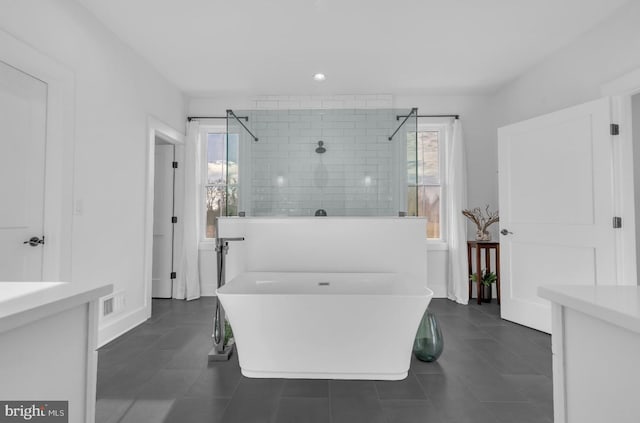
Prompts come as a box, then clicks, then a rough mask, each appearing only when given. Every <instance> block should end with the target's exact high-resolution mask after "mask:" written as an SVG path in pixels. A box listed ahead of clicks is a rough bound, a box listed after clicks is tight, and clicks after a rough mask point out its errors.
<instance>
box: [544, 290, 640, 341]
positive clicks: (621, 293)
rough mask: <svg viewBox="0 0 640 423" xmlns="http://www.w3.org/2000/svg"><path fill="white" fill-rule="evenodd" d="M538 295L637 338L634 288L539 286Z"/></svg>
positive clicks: (639, 304) (638, 300) (639, 310)
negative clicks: (622, 329) (630, 332)
mask: <svg viewBox="0 0 640 423" xmlns="http://www.w3.org/2000/svg"><path fill="white" fill-rule="evenodd" d="M538 295H539V296H540V297H542V298H545V299H547V300H549V301H552V302H554V303H557V304H560V305H563V306H565V307H569V308H571V309H574V310H577V311H579V312H581V313H584V314H587V315H590V316H593V317H595V318H598V319H601V320H604V321H606V322H608V323H611V324H614V325H616V326H620V327H623V328H625V329H628V330H630V331H633V332H636V333H639V334H640V287H638V286H579V285H555V286H541V287H539V288H538Z"/></svg>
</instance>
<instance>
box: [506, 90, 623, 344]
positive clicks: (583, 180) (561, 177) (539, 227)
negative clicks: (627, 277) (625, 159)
mask: <svg viewBox="0 0 640 423" xmlns="http://www.w3.org/2000/svg"><path fill="white" fill-rule="evenodd" d="M610 115H611V114H610V105H609V99H608V98H605V99H602V100H598V101H594V102H590V103H586V104H583V105H580V106H576V107H572V108H569V109H565V110H561V111H559V112H555V113H551V114H548V115H545V116H541V117H538V118H534V119H531V120H527V121H525V122H520V123H516V124H514V125H510V126H507V127H504V128H500V129H499V130H498V159H499V183H500V229H501V233H503V234H502V235H501V236H500V241H501V248H500V249H501V285H502V291H501V292H502V303H501V314H502V317H503V318H504V319H507V320H511V321H514V322H516V323H520V324H522V325H525V326H529V327H532V328H535V329H538V330H541V331H544V332H548V333H550V331H551V312H550V305H549V303H548V302H547V301H546V300H543V299H541V298H539V297H538V295H537V293H536V292H537V288H538V286H540V285H554V284H580V285H585V284H586V285H594V284H598V285H604V284H615V283H617V274H616V260H615V254H616V253H615V236H616V234H615V231H616V230H617V229H613V224H612V219H613V216H614V212H613V210H614V207H613V204H614V203H613V179H612V178H613V173H612V137H611V135H610V123H611V119H610ZM506 231H509V232H511V233H509V232H506Z"/></svg>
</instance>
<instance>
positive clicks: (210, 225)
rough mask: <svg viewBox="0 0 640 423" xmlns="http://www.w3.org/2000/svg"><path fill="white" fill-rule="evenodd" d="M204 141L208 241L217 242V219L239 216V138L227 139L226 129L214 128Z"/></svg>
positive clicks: (206, 236) (207, 132)
mask: <svg viewBox="0 0 640 423" xmlns="http://www.w3.org/2000/svg"><path fill="white" fill-rule="evenodd" d="M204 139H205V140H206V142H205V146H204V147H205V157H206V166H207V172H206V181H205V183H204V191H205V192H204V199H205V210H206V213H205V238H215V237H216V229H215V228H216V227H215V221H216V217H218V216H235V215H237V214H238V135H237V134H229V137H228V139H227V134H226V133H225V131H224V129H222V128H210V129H209V130H205V132H204Z"/></svg>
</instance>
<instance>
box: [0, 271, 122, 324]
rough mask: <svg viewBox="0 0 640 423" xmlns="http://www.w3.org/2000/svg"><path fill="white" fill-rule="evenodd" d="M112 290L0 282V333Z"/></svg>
mask: <svg viewBox="0 0 640 423" xmlns="http://www.w3.org/2000/svg"><path fill="white" fill-rule="evenodd" d="M112 291H113V286H112V285H110V284H81V283H68V282H0V332H5V331H7V330H11V329H13V328H15V327H18V326H22V325H25V324H27V323H30V322H33V321H35V320H39V319H42V318H45V317H46V316H50V315H52V314H54V313H59V312H61V311H63V310H67V309H70V308H73V307H75V306H77V305H79V304H83V303H86V302H89V301H91V300H93V299H95V298H98V297H102V296H104V295H107V294H109V293H111V292H112Z"/></svg>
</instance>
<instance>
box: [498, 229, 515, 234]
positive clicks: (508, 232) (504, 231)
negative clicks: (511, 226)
mask: <svg viewBox="0 0 640 423" xmlns="http://www.w3.org/2000/svg"><path fill="white" fill-rule="evenodd" d="M500 233H501V234H502V235H509V234H511V235H513V232H511V231H508V230H506V229H503V230H501V231H500Z"/></svg>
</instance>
